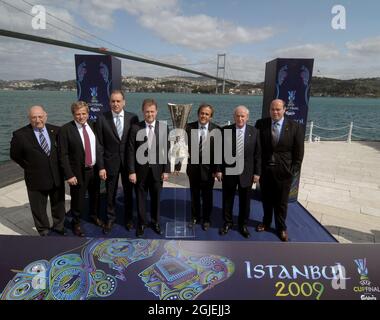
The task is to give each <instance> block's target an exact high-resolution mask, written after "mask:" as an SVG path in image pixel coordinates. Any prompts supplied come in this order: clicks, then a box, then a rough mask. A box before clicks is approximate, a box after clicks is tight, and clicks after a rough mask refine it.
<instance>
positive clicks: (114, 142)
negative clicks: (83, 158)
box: [96, 111, 138, 175]
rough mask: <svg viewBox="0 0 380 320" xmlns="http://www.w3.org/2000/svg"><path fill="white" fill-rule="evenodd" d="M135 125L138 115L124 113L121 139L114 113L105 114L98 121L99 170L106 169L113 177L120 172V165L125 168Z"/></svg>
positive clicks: (97, 161)
mask: <svg viewBox="0 0 380 320" xmlns="http://www.w3.org/2000/svg"><path fill="white" fill-rule="evenodd" d="M135 123H138V118H137V115H135V114H134V113H130V112H126V111H124V130H123V136H122V137H121V139H120V138H119V135H118V134H117V130H116V126H115V123H114V121H113V115H112V111H107V112H105V113H104V114H103V115H102V116H100V117H99V118H98V119H97V121H96V134H97V138H98V142H99V143H98V147H97V160H96V163H97V167H98V169H99V170H101V169H106V170H107V173H108V174H111V175H113V174H117V173H118V172H119V168H120V165H123V167H124V166H125V163H126V155H125V153H126V149H127V147H126V146H127V144H128V138H129V132H130V129H131V127H132V125H133V124H135ZM126 172H128V170H127V171H126Z"/></svg>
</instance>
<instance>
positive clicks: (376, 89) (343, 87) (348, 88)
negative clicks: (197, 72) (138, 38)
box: [0, 76, 380, 97]
mask: <svg viewBox="0 0 380 320" xmlns="http://www.w3.org/2000/svg"><path fill="white" fill-rule="evenodd" d="M0 89H5V90H76V82H75V80H68V81H53V80H48V79H34V80H11V81H3V80H0ZM122 89H123V90H127V91H129V92H183V93H214V92H215V80H212V79H208V78H205V77H190V76H188V77H184V76H172V77H162V78H151V77H142V76H141V77H123V81H122ZM263 89H264V82H259V83H254V82H248V81H243V82H241V83H240V84H239V85H238V86H236V87H235V86H233V85H228V84H226V93H230V94H256V95H261V94H262V92H263ZM311 95H312V96H318V97H380V78H365V79H351V80H339V79H332V78H324V77H313V79H312V82H311Z"/></svg>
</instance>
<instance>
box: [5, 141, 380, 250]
mask: <svg viewBox="0 0 380 320" xmlns="http://www.w3.org/2000/svg"><path fill="white" fill-rule="evenodd" d="M379 164H380V142H352V143H346V142H314V143H305V158H304V162H303V166H302V172H301V181H300V192H299V202H300V203H301V204H302V205H303V206H304V207H305V208H307V210H308V211H309V212H310V213H311V214H312V215H313V216H314V217H315V218H316V219H317V220H318V221H319V222H320V223H321V224H322V225H323V226H325V227H326V228H327V229H328V230H329V231H330V233H332V234H333V235H334V236H335V237H336V238H337V239H338V241H339V242H341V243H380V170H379V167H380V166H379ZM186 185H188V184H187V181H186V180H185V179H184V175H181V176H179V177H175V176H171V178H170V182H168V183H165V186H167V187H176V186H177V187H179V186H181V187H183V186H186ZM216 187H217V188H219V187H220V184H219V183H217V184H216ZM69 201H70V197H69V196H66V208H67V209H68V208H69V203H70V202H69ZM0 234H8V235H17V234H18V235H37V234H38V233H37V231H36V229H35V228H34V223H33V219H32V215H31V213H30V208H29V203H28V198H27V193H26V188H25V183H24V181H20V182H17V183H14V184H11V185H8V186H6V187H3V188H1V189H0Z"/></svg>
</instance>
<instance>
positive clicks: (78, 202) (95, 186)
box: [70, 167, 100, 224]
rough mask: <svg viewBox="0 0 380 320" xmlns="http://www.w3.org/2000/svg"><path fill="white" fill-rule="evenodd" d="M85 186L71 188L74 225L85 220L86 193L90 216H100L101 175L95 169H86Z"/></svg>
mask: <svg viewBox="0 0 380 320" xmlns="http://www.w3.org/2000/svg"><path fill="white" fill-rule="evenodd" d="M83 178H84V179H83V180H84V181H83V184H78V185H76V186H70V194H71V215H72V217H73V224H79V223H80V219H81V217H82V218H83V216H84V213H85V207H86V192H88V200H89V214H90V216H96V217H98V216H99V196H100V190H99V188H100V183H99V175H98V174H97V171H96V170H95V169H94V167H92V168H89V169H87V168H86V169H85V171H84V176H83Z"/></svg>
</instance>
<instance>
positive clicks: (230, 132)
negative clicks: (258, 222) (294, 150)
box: [219, 106, 261, 238]
mask: <svg viewBox="0 0 380 320" xmlns="http://www.w3.org/2000/svg"><path fill="white" fill-rule="evenodd" d="M234 119H235V123H234V124H232V125H230V126H226V127H224V128H223V139H224V142H223V145H224V151H223V155H224V161H223V218H224V225H223V227H222V228H221V229H220V231H219V233H220V234H221V235H225V234H227V232H228V231H229V230H230V229H231V228H232V226H233V219H232V210H233V206H234V198H235V191H236V187H238V192H239V218H238V225H239V231H240V233H241V234H242V235H243V237H245V238H249V237H250V232H249V230H248V227H247V223H248V219H249V214H250V210H251V193H252V184H253V183H257V182H258V181H259V178H260V173H261V146H260V140H259V133H258V130H257V129H255V128H254V127H253V126H250V125H248V124H247V122H248V119H249V110H248V109H247V108H246V107H245V106H238V107H236V108H235V111H234Z"/></svg>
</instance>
